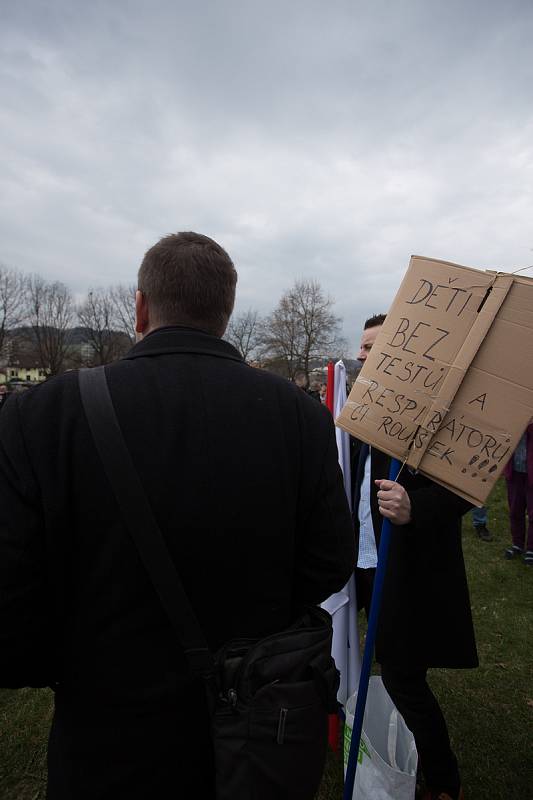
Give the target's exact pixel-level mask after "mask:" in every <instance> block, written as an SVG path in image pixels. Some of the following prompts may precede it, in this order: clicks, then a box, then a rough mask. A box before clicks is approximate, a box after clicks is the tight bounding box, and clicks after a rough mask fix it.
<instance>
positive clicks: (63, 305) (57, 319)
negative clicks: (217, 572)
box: [26, 275, 74, 375]
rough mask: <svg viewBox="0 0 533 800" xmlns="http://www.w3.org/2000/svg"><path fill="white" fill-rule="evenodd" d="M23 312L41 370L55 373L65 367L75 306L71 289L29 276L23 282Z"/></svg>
mask: <svg viewBox="0 0 533 800" xmlns="http://www.w3.org/2000/svg"><path fill="white" fill-rule="evenodd" d="M26 303H27V310H26V315H27V318H28V321H29V323H30V325H31V330H32V333H33V343H34V345H35V350H36V356H37V360H38V363H39V366H40V367H41V368H42V369H48V370H50V374H51V375H57V374H59V373H60V372H62V371H63V369H64V363H65V357H66V355H67V351H68V345H69V337H70V330H69V328H70V324H71V321H72V316H73V309H74V305H73V302H72V295H71V293H70V290H69V289H68V288H67V287H66V286H65V284H64V283H60V282H59V281H54V282H48V281H45V280H44V279H43V278H41V277H40V275H32V276H31V277H29V278H28V279H27V283H26Z"/></svg>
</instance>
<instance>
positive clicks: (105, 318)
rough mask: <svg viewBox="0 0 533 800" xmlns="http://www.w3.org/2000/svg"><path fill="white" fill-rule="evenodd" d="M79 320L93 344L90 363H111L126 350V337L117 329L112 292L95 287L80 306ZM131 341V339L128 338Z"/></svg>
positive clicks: (88, 339) (90, 342)
mask: <svg viewBox="0 0 533 800" xmlns="http://www.w3.org/2000/svg"><path fill="white" fill-rule="evenodd" d="M78 320H79V323H80V325H81V326H82V327H83V328H84V329H85V334H86V337H87V342H88V344H89V345H90V346H91V350H92V357H91V358H89V359H87V361H88V363H90V364H109V362H110V361H113V360H114V359H115V358H117V357H118V356H119V355H121V354H122V352H123V351H124V349H125V348H124V337H123V335H121V334H120V333H119V332H117V331H116V330H115V327H114V323H115V306H114V303H113V300H112V299H111V293H110V292H108V291H106V290H105V289H94V290H92V291H90V292H89V294H88V295H87V299H86V300H85V301H84V302H83V303H82V304H81V306H79V307H78ZM128 343H129V339H128Z"/></svg>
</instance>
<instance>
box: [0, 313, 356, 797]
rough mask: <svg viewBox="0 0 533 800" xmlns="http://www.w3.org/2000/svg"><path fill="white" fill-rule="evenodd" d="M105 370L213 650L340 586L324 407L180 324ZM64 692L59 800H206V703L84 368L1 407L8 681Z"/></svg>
mask: <svg viewBox="0 0 533 800" xmlns="http://www.w3.org/2000/svg"><path fill="white" fill-rule="evenodd" d="M106 375H107V378H108V382H109V386H110V392H111V396H112V399H113V403H114V406H115V410H116V412H117V416H118V418H119V420H120V424H121V427H122V430H123V433H124V436H125V439H126V442H127V444H128V447H129V449H130V452H131V455H132V458H133V461H134V463H135V466H136V468H137V470H138V472H139V474H140V477H141V480H142V483H143V485H144V487H145V489H146V492H147V495H148V497H149V500H150V503H151V506H152V509H153V511H154V514H155V516H156V518H157V521H158V523H159V526H160V528H161V530H162V532H163V535H164V537H165V539H166V543H167V546H168V548H169V550H170V553H171V556H172V558H173V560H174V562H175V565H176V567H177V569H178V571H179V573H180V576H181V578H182V581H183V584H184V586H185V589H186V591H187V593H188V596H189V598H190V600H191V603H192V606H193V608H194V610H195V611H196V614H197V617H198V619H199V621H200V624H201V626H202V627H203V630H204V633H205V635H206V637H207V640H208V642H209V644H210V645H211V647H212V648H213V649H216V648H218V647H219V646H220V645H221V644H222V643H223V642H224V641H226V640H227V639H230V638H233V637H237V636H243V637H259V636H264V635H267V634H270V633H273V632H275V631H277V630H281V629H283V628H284V627H286V626H287V625H288V624H289V623H290V621H291V620H292V618H293V617H294V615H295V613H296V610H297V608H298V607H299V605H300V604H301V603H304V602H305V603H319V602H321V601H322V600H324V599H325V598H326V597H328V596H329V595H330V594H331V593H332V592H335V591H337V590H339V589H340V588H342V586H343V585H344V584H345V582H346V581H347V579H348V577H349V575H350V573H351V571H352V569H353V563H354V555H355V550H354V536H353V528H352V525H351V519H350V514H349V510H348V506H347V502H346V498H345V494H344V489H343V484H342V477H341V473H340V470H339V467H338V463H337V450H336V444H335V437H334V428H333V423H332V419H331V416H330V415H329V413H328V412H327V411H326V410H325V409H324V408H323V407H322V406H321V405H320V404H319V403H317V402H316V401H315V400H313V399H312V398H310V397H308V396H307V395H306V394H305V393H304V392H302V391H301V390H300V389H299V388H298V387H295V386H293V385H292V384H290V383H289V382H288V381H285V380H283V379H281V378H278V377H276V376H274V375H271V374H269V373H267V372H264V371H262V370H258V369H253V368H251V367H249V366H247V365H246V364H245V363H244V362H243V361H242V359H241V358H240V356H239V354H238V352H237V351H236V350H235V349H234V348H233V347H232V346H231V345H229V344H228V343H227V342H225V341H223V340H221V339H218V338H216V337H213V336H209V335H208V334H205V333H202V332H200V331H196V330H192V329H186V328H167V329H159V330H157V331H155V332H153V333H151V334H149V335H148V336H147V337H146V338H145V339H144V340H143V341H142V342H140V343H138V344H137V345H135V347H133V349H132V350H131V352H130V353H129V354H128V355H127V356H126V358H124V359H122V360H121V361H119V362H116V363H114V364H112V365H110V366H108V367H107V368H106ZM135 502H136V498H135V496H133V495H132V497H131V503H132V504H133V505H135ZM56 682H57V683H58V685H57V687H56V693H55V699H56V703H55V715H54V721H53V725H52V732H51V738H50V746H49V794H48V797H49V800H66V798H69V800H72V798H76V800H85V798H90V799H91V800H103V799H104V798H105V799H106V800H107V798H113V800H121V798H128V799H129V800H136V799H137V798H139V800H140V798H143V800H144V799H145V798H147V797H158V798H163V797H176V798H177V797H181V796H183V797H189V796H196V797H203V796H206V797H208V796H210V795H211V792H212V779H213V771H212V764H211V760H210V759H211V755H210V745H209V737H208V733H207V717H206V712H205V707H204V702H203V693H202V691H201V690H200V688H199V687H198V686H196V685H195V684H194V682H192V681H191V679H190V678H189V676H188V674H187V668H186V665H185V661H184V657H183V654H182V650H181V647H180V644H179V642H178V641H177V640H176V637H175V635H174V633H173V631H172V630H171V628H170V625H169V623H168V621H167V618H166V616H165V613H164V612H163V609H162V607H161V605H160V602H159V599H158V597H157V595H156V593H155V590H154V589H153V587H152V585H151V584H150V581H149V579H148V577H147V574H146V572H145V569H144V567H143V565H142V563H141V562H140V560H139V557H138V555H137V552H136V549H135V546H134V545H133V543H132V541H131V539H130V536H129V533H128V532H127V530H126V529H125V526H124V524H123V522H122V519H121V516H120V513H119V511H118V508H117V505H116V501H115V499H114V496H113V493H112V490H111V488H110V486H109V485H108V482H107V480H106V478H105V476H104V474H103V470H102V466H101V463H100V462H99V459H98V456H97V453H96V450H95V447H94V444H93V441H92V439H91V435H90V432H89V428H88V424H87V421H86V419H85V417H84V414H83V411H82V408H81V402H80V394H79V389H78V376H77V373H76V372H71V373H66V374H65V375H62V376H60V377H58V378H54V379H52V380H49V381H47V382H46V383H45V384H43V385H42V386H40V387H36V388H35V389H31V390H29V391H27V392H25V393H23V394H21V395H18V396H14V397H12V398H10V400H9V401H8V402H7V403H6V404H5V407H4V408H3V410H2V412H1V414H0V685H2V686H26V685H34V686H36V685H37V686H39V685H48V684H55V683H56ZM189 782H190V786H189Z"/></svg>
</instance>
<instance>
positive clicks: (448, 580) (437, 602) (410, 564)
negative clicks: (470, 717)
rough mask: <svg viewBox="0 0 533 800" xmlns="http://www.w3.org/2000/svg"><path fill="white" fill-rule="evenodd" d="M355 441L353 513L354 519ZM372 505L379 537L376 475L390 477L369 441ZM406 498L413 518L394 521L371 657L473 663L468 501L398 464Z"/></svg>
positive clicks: (417, 663) (405, 662) (401, 663)
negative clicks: (465, 526)
mask: <svg viewBox="0 0 533 800" xmlns="http://www.w3.org/2000/svg"><path fill="white" fill-rule="evenodd" d="M359 448H360V443H359V442H354V444H353V450H352V453H353V455H352V465H353V473H352V474H353V475H354V499H355V503H354V520H355V534H356V547H357V549H358V542H359V527H358V522H357V508H358V503H359V489H358V486H357V478H358V476H359V479H360V478H361V477H362V475H361V470H359V471H358V463H359ZM370 463H371V475H372V488H371V502H370V505H371V510H372V522H373V526H374V532H375V535H376V540H377V543H378V545H379V537H380V533H381V525H382V523H383V517H382V516H381V514H380V513H379V509H378V501H377V491H378V489H377V487H376V485H375V483H374V480H375V479H378V478H388V477H389V467H390V458H389V457H388V456H386V455H385V454H384V453H382V452H380V451H379V450H376V449H375V448H372V449H371V462H370ZM398 483H400V484H401V485H402V486H404V488H405V489H406V491H407V493H408V495H409V499H410V501H411V517H412V519H411V522H410V523H409V524H408V525H399V526H396V525H392V530H391V543H390V551H389V557H388V561H387V571H386V574H385V582H384V587H383V596H382V605H381V612H380V616H379V623H378V630H377V637H376V658H377V660H378V661H379V662H380V663H388V664H390V665H391V666H395V667H398V668H401V667H407V668H409V669H413V668H418V667H421V668H426V667H475V666H477V664H478V660H477V652H476V644H475V638H474V629H473V624H472V614H471V611H470V598H469V593H468V585H467V580H466V572H465V565H464V559H463V551H462V544H461V517H462V515H463V514H464V513H466V511H468V510H469V509H470V508H471V506H470V505H469V504H468V503H467V502H466V500H463V499H462V498H460V497H459V496H458V495H455V494H453V492H450V491H448V490H447V489H444V488H443V487H442V486H439V485H438V484H437V483H433V481H431V480H429V478H426V477H424V476H423V475H421V474H420V473H416V474H414V473H412V472H411V471H410V470H409V469H408V468H407V467H404V468H403V470H402V472H401V474H400V476H399V479H398Z"/></svg>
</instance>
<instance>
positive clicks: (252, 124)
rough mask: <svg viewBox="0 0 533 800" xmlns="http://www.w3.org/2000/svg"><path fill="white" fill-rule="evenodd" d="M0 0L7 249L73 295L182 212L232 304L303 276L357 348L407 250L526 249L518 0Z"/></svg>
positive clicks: (527, 47) (518, 252)
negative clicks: (212, 247) (226, 282)
mask: <svg viewBox="0 0 533 800" xmlns="http://www.w3.org/2000/svg"><path fill="white" fill-rule="evenodd" d="M0 8H1V12H0V14H1V18H0V95H1V96H0V152H1V155H2V168H1V170H0V261H1V262H2V263H4V264H6V265H8V266H13V267H18V268H19V269H21V270H23V271H27V272H38V273H40V274H42V275H43V276H45V277H47V278H50V279H58V280H62V281H64V282H65V283H67V284H68V285H69V286H70V287H71V288H72V289H73V291H75V292H76V293H79V294H81V293H83V292H86V291H87V290H88V289H89V288H95V287H97V286H105V285H108V284H113V283H118V282H125V283H131V282H133V281H134V280H135V275H136V271H137V269H138V266H139V263H140V261H141V259H142V255H143V253H144V251H145V250H146V249H147V248H148V247H149V246H150V245H151V244H153V243H154V242H155V241H157V239H159V238H160V237H161V236H162V235H164V234H166V233H170V232H174V231H178V230H196V231H199V232H201V233H205V234H207V235H209V236H212V237H213V238H215V239H216V240H217V241H219V242H220V243H221V244H222V245H223V246H224V247H225V248H226V249H227V250H228V252H229V253H230V255H231V256H232V258H233V260H234V262H235V265H236V267H237V270H238V272H239V285H238V302H237V311H239V310H240V311H244V310H246V309H248V308H255V309H257V310H259V311H260V312H262V313H266V312H268V311H270V310H272V308H273V307H274V306H275V305H276V304H277V302H278V300H279V297H280V296H281V294H282V292H283V291H284V290H285V289H287V288H289V287H290V286H291V284H292V283H293V282H294V280H295V279H296V278H314V279H317V280H318V281H320V283H321V284H322V286H323V287H324V289H325V290H326V291H327V292H328V293H329V294H330V295H331V296H332V297H333V298H334V299H335V300H336V305H335V309H336V312H337V313H338V315H339V316H341V317H342V318H343V320H344V332H345V335H346V337H347V338H348V339H349V340H350V343H352V348H351V351H352V352H354V350H355V343H356V341H357V340H358V338H359V328H360V326H361V324H362V322H363V320H364V319H365V318H366V317H367V316H370V315H371V314H372V313H374V312H379V311H382V310H386V309H387V308H388V306H389V304H390V302H391V300H392V298H393V296H394V293H395V291H396V289H397V287H398V285H399V283H400V280H401V277H402V275H403V273H404V271H405V269H406V267H407V264H408V261H409V256H410V255H411V254H412V253H416V254H419V255H425V256H430V257H433V258H442V259H445V260H449V261H454V262H457V263H460V264H466V265H468V266H474V267H479V268H483V269H484V268H486V267H491V268H493V267H499V268H502V269H504V270H509V271H513V270H514V269H517V268H518V267H523V266H527V265H528V264H531V263H533V250H532V249H533V2H532V0H505V2H503V0H498V1H496V0H471V1H470V2H469V0H439V1H438V2H437V0H388V2H385V0H366V1H365V2H363V1H362V0H350V1H349V0H320V2H318V0H305V1H303V0H284V2H279V1H278V0H268V1H267V0H263V2H255V0H219V2H205V0H194V2H192V0H191V2H185V1H184V0H151V2H150V3H148V2H146V0H145V1H144V2H141V0H131V1H129V2H126V0H122V1H121V0H114V1H113V2H111V0H107V2H103V1H102V0H91V2H82V0H64V2H60V1H59V0H48V2H38V1H37V0H28V1H27V2H24V0H20V2H16V3H15V2H12V3H7V0H4V2H2V3H1V5H0ZM526 274H531V275H533V271H531V272H530V273H526Z"/></svg>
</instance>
